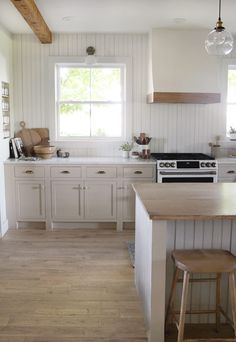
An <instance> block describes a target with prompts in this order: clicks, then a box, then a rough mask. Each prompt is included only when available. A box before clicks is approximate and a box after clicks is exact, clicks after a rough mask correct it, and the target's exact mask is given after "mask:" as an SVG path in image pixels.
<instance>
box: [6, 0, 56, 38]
mask: <svg viewBox="0 0 236 342" xmlns="http://www.w3.org/2000/svg"><path fill="white" fill-rule="evenodd" d="M11 2H12V3H13V5H14V6H15V7H16V8H17V10H18V11H19V12H20V14H21V15H22V17H23V18H24V19H25V21H26V22H27V24H28V25H29V26H30V27H31V29H32V30H33V31H34V33H35V34H36V36H37V37H38V39H39V40H40V42H41V43H42V44H51V43H52V33H51V31H50V30H49V28H48V26H47V24H46V23H45V21H44V19H43V17H42V15H41V13H40V12H39V9H38V7H37V6H36V4H35V2H34V0H11Z"/></svg>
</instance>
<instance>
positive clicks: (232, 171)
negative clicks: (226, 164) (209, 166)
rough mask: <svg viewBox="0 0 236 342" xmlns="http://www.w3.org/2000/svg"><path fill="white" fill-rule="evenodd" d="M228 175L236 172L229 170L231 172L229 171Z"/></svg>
mask: <svg viewBox="0 0 236 342" xmlns="http://www.w3.org/2000/svg"><path fill="white" fill-rule="evenodd" d="M227 173H235V171H234V170H229V171H227Z"/></svg>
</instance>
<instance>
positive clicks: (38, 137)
mask: <svg viewBox="0 0 236 342" xmlns="http://www.w3.org/2000/svg"><path fill="white" fill-rule="evenodd" d="M15 136H16V137H17V138H21V139H22V142H23V144H24V148H25V153H26V155H27V156H32V155H33V154H34V152H33V147H34V146H35V145H49V143H48V140H49V130H48V128H23V129H21V130H20V131H18V132H17V133H16V134H15Z"/></svg>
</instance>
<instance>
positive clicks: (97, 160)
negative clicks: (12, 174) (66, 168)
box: [4, 157, 156, 165]
mask: <svg viewBox="0 0 236 342" xmlns="http://www.w3.org/2000/svg"><path fill="white" fill-rule="evenodd" d="M4 164H7V165H9V164H15V165H19V164H23V165H26V164H38V165H65V164H66V165H81V164H84V165H86V164H107V165H109V164H114V165H119V164H122V165H137V164H138V165H142V164H143V165H155V164H156V160H154V159H141V158H138V159H135V158H122V157H70V158H57V157H54V158H51V159H40V160H36V161H28V160H27V161H26V160H20V159H8V160H6V161H5V162H4Z"/></svg>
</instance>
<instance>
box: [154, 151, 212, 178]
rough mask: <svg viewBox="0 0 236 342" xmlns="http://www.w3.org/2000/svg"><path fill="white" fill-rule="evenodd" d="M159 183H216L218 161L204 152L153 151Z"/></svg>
mask: <svg viewBox="0 0 236 342" xmlns="http://www.w3.org/2000/svg"><path fill="white" fill-rule="evenodd" d="M152 157H153V158H154V159H156V160H157V183H197V182H198V183H216V182H217V176H218V165H217V161H216V160H215V159H214V158H212V157H210V156H208V155H206V154H203V153H152Z"/></svg>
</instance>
